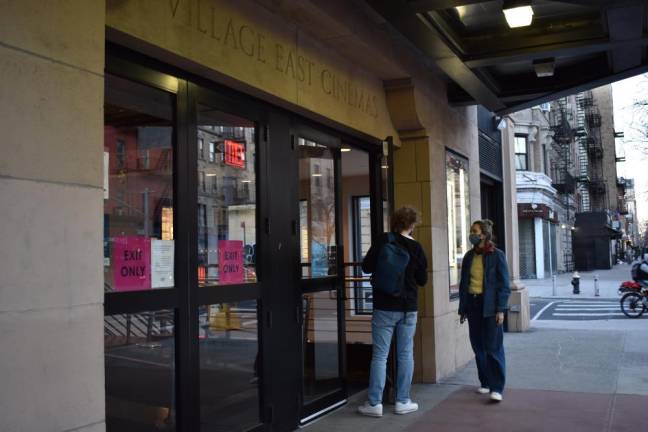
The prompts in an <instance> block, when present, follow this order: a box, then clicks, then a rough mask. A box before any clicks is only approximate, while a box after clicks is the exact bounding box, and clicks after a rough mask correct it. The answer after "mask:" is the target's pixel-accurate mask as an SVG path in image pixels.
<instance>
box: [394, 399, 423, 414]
mask: <svg viewBox="0 0 648 432" xmlns="http://www.w3.org/2000/svg"><path fill="white" fill-rule="evenodd" d="M416 410H418V404H417V403H416V402H412V401H407V402H405V403H402V402H396V408H395V409H394V413H395V414H407V413H411V412H414V411H416Z"/></svg>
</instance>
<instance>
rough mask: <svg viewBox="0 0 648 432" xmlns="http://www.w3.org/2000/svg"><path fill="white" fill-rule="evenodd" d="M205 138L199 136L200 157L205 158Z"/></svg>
mask: <svg viewBox="0 0 648 432" xmlns="http://www.w3.org/2000/svg"><path fill="white" fill-rule="evenodd" d="M204 151H205V140H204V139H202V138H198V159H205V153H204Z"/></svg>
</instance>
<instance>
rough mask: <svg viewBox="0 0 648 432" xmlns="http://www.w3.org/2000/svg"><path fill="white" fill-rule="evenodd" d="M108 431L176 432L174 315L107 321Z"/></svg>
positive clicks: (132, 316) (164, 313)
mask: <svg viewBox="0 0 648 432" xmlns="http://www.w3.org/2000/svg"><path fill="white" fill-rule="evenodd" d="M104 350H105V351H104V356H105V373H106V427H107V430H108V431H109V432H112V431H114V432H141V431H174V430H175V419H174V416H175V402H174V380H175V365H174V358H175V348H174V317H173V311H172V310H159V311H155V312H139V313H135V314H123V315H109V316H106V317H104Z"/></svg>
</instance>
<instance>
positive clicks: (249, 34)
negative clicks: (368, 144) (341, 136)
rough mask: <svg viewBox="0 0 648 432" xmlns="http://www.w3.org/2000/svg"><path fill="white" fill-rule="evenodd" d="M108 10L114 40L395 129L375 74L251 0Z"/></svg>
mask: <svg viewBox="0 0 648 432" xmlns="http://www.w3.org/2000/svg"><path fill="white" fill-rule="evenodd" d="M106 13H107V15H106V22H107V25H108V26H109V27H110V28H111V29H114V30H116V31H117V32H118V33H119V34H116V35H115V38H117V39H120V40H124V41H127V43H130V44H136V43H137V40H140V41H145V42H146V43H147V44H151V45H154V46H155V48H153V49H152V51H151V52H152V53H153V52H154V53H155V55H156V56H157V57H162V58H165V59H166V60H168V61H170V62H175V63H182V67H184V68H186V69H189V70H192V71H194V72H196V73H199V74H201V75H204V76H206V77H208V78H211V79H214V80H216V81H220V82H224V83H226V84H228V85H231V86H233V87H235V88H238V89H241V90H243V91H248V92H251V93H254V94H258V95H260V96H262V97H264V98H267V99H269V100H271V101H273V102H276V103H278V104H280V105H285V106H287V107H289V108H291V109H297V110H306V111H307V112H311V113H316V114H317V115H321V116H322V117H323V118H325V119H327V121H331V120H332V121H334V122H338V123H339V124H343V125H346V126H349V127H351V128H353V129H355V130H358V131H362V132H364V133H366V134H368V135H371V136H374V137H377V138H381V139H382V138H384V137H386V136H388V135H395V134H394V130H393V128H392V127H391V123H390V121H389V114H388V112H387V109H386V106H385V96H384V92H383V91H382V81H381V80H380V78H379V77H377V76H375V75H373V74H370V73H368V72H367V70H366V69H364V68H362V67H360V66H358V65H357V64H355V63H353V62H351V61H348V60H347V59H346V58H345V57H344V56H342V55H340V54H339V53H338V52H336V51H334V50H331V49H330V48H329V47H328V44H327V43H325V42H323V41H322V40H321V39H318V38H316V37H312V36H311V34H310V33H309V32H307V31H304V29H303V28H302V27H300V26H299V25H298V24H297V23H296V22H291V21H287V20H286V19H285V18H284V17H282V16H279V15H277V14H275V13H272V12H271V11H269V10H267V9H266V8H264V7H261V5H260V4H258V3H256V2H253V1H236V2H234V1H231V0H177V1H172V2H160V1H158V0H131V1H127V2H120V1H109V2H108V3H107V12H106ZM111 34H115V32H113V33H111ZM123 36H126V37H125V38H124V37H123ZM140 47H141V48H142V49H145V50H146V47H144V46H142V45H140Z"/></svg>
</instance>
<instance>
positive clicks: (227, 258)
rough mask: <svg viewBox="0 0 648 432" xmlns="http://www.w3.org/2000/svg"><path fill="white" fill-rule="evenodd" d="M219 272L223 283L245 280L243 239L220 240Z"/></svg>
mask: <svg viewBox="0 0 648 432" xmlns="http://www.w3.org/2000/svg"><path fill="white" fill-rule="evenodd" d="M218 273H219V279H220V283H222V284H231V283H241V282H243V279H244V270H243V242H242V241H240V240H220V241H219V242H218Z"/></svg>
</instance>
